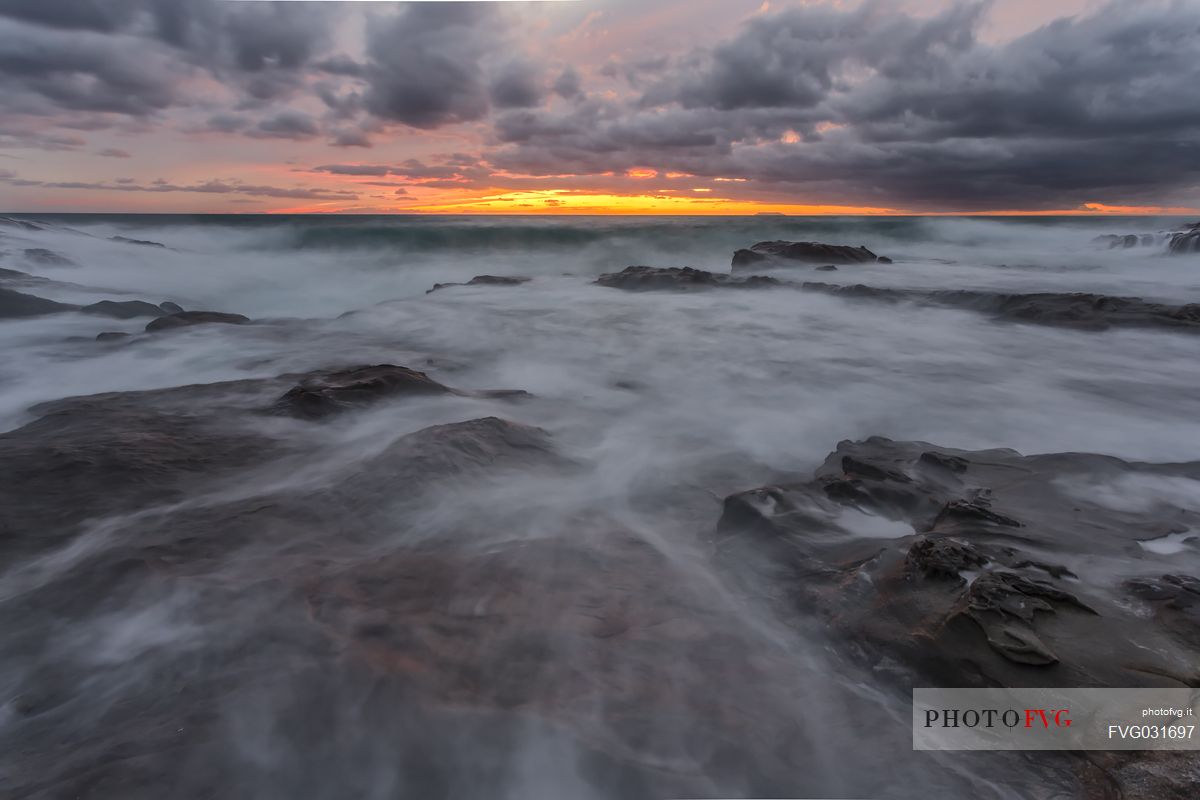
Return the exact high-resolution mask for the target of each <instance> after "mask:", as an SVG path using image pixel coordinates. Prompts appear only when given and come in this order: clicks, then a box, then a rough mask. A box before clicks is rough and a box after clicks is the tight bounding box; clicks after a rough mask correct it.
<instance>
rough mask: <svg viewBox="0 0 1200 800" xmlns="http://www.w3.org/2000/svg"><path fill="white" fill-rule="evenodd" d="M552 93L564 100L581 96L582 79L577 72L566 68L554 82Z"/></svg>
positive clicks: (571, 68) (572, 68) (568, 67)
mask: <svg viewBox="0 0 1200 800" xmlns="http://www.w3.org/2000/svg"><path fill="white" fill-rule="evenodd" d="M552 88H553V89H554V93H555V94H557V95H558V96H559V97H562V98H564V99H566V100H573V99H575V98H576V97H579V96H580V95H582V94H583V79H582V78H581V77H580V75H579V71H578V70H577V69H575V68H574V67H572V66H567V68H566V69H564V70H563V71H562V72H561V73H560V74H559V76H558V78H556V79H555V81H554V86H553V87H552Z"/></svg>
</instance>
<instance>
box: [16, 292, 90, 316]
mask: <svg viewBox="0 0 1200 800" xmlns="http://www.w3.org/2000/svg"><path fill="white" fill-rule="evenodd" d="M77 308H79V306H73V305H71V304H69V303H57V302H55V301H54V300H47V299H46V298H44V297H37V296H35V295H32V294H24V293H22V292H14V291H13V290H12V289H0V319H9V318H15V317H37V316H41V315H42V314H58V313H61V312H63V311H75V310H76V309H77Z"/></svg>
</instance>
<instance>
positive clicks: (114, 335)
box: [96, 331, 129, 342]
mask: <svg viewBox="0 0 1200 800" xmlns="http://www.w3.org/2000/svg"><path fill="white" fill-rule="evenodd" d="M128 338H129V334H128V333H125V332H124V331H104V332H103V333H97V334H96V341H97V342H115V341H118V340H120V339H128Z"/></svg>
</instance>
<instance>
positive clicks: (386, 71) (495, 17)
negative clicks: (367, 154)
mask: <svg viewBox="0 0 1200 800" xmlns="http://www.w3.org/2000/svg"><path fill="white" fill-rule="evenodd" d="M506 31H507V25H506V22H505V18H504V17H503V16H502V12H501V11H500V10H498V9H497V8H496V5H495V4H491V3H486V4H485V3H412V4H409V5H408V6H407V7H406V8H405V9H404V10H403V11H401V12H400V13H399V14H397V15H396V16H395V17H392V18H383V17H381V18H379V19H377V21H376V24H372V25H370V26H369V27H368V31H367V65H366V78H367V80H368V83H369V88H368V90H367V93H366V105H367V108H368V109H369V110H370V111H371V113H373V114H375V115H376V116H378V117H380V118H382V119H386V120H391V121H395V122H401V123H404V124H405V125H410V126H412V127H414V128H437V127H440V126H442V125H448V124H453V123H458V122H473V121H475V120H479V119H483V118H484V117H485V116H486V115H487V114H488V112H489V110H490V108H491V104H492V101H493V100H495V101H496V102H498V103H500V104H502V105H504V104H515V105H525V104H528V102H530V101H532V102H536V97H537V96H538V94H539V92H538V90H537V89H536V88H534V87H532V86H531V85H530V80H529V78H528V76H527V75H524V74H521V73H520V68H519V67H518V68H517V72H514V73H513V74H512V75H510V76H509V77H508V78H507V79H503V78H502V79H501V83H500V84H499V85H493V84H492V80H491V79H493V78H495V77H496V75H495V74H489V72H490V71H489V70H488V69H485V66H484V62H485V61H486V60H488V59H489V58H494V57H495V56H497V55H498V54H500V53H502V52H503V51H504V49H505V47H506V43H507V32H506ZM497 66H499V65H497Z"/></svg>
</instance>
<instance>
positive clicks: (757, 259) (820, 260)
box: [732, 241, 891, 272]
mask: <svg viewBox="0 0 1200 800" xmlns="http://www.w3.org/2000/svg"><path fill="white" fill-rule="evenodd" d="M879 260H881V259H880V258H879V256H877V255H875V254H874V253H872V252H871V251H870V250H868V249H867V248H866V247H850V246H848V245H842V244H823V243H821V242H784V241H776V242H759V243H758V244H756V245H753V246H752V247H751V248H750V249H749V250H738V251H737V252H736V253H734V254H733V263H732V266H733V269H734V271H735V272H736V271H738V270H743V269H749V268H753V267H762V266H765V265H767V264H769V263H772V262H776V263H777V262H781V261H798V262H801V263H809V264H864V263H872V262H875V261H879ZM887 263H891V261H890V259H889V260H888V262H887Z"/></svg>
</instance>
